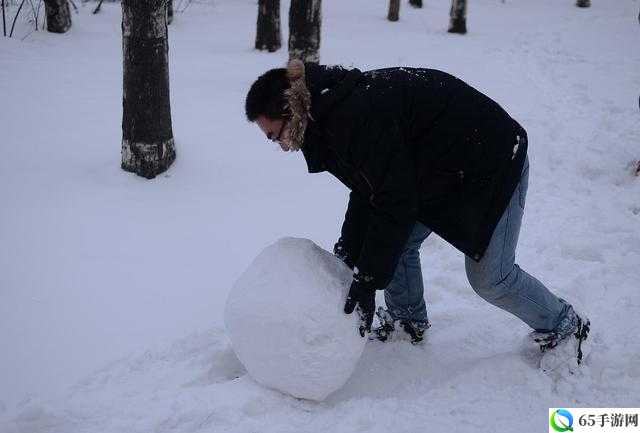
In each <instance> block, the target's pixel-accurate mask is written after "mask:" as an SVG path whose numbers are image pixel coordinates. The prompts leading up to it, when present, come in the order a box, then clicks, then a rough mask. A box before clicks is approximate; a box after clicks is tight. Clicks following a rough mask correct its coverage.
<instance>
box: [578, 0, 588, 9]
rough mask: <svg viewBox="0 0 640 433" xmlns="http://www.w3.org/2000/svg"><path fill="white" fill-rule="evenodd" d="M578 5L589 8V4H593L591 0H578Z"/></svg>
mask: <svg viewBox="0 0 640 433" xmlns="http://www.w3.org/2000/svg"><path fill="white" fill-rule="evenodd" d="M576 6H578V7H579V8H588V7H589V6H591V0H577V1H576Z"/></svg>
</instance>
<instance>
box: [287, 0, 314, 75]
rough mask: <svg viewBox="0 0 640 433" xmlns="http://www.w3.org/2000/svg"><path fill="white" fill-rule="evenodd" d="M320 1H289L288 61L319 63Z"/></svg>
mask: <svg viewBox="0 0 640 433" xmlns="http://www.w3.org/2000/svg"><path fill="white" fill-rule="evenodd" d="M321 3H322V1H321V0H291V6H290V7H289V59H300V60H302V61H303V62H311V63H318V62H320V26H321V23H322V17H321V13H320V7H321Z"/></svg>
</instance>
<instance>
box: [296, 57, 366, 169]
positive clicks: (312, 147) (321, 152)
mask: <svg viewBox="0 0 640 433" xmlns="http://www.w3.org/2000/svg"><path fill="white" fill-rule="evenodd" d="M305 66H306V84H307V88H308V89H309V93H310V94H311V107H310V108H311V112H310V113H309V116H308V118H309V121H308V124H307V125H306V128H305V131H304V142H303V143H302V146H301V149H302V153H303V155H304V157H305V160H306V162H307V168H308V170H309V173H318V172H321V171H325V170H326V164H325V156H326V151H327V144H326V142H325V140H323V133H322V124H323V122H324V120H325V118H326V117H327V116H328V115H329V114H330V113H331V111H332V110H333V109H334V108H335V107H336V105H338V104H339V103H341V102H342V101H343V100H344V99H345V98H346V97H347V96H349V94H351V92H352V90H353V88H354V87H355V86H356V84H357V83H358V81H359V80H360V79H361V77H362V72H360V70H358V69H351V70H347V69H344V68H342V67H340V66H334V67H327V66H321V65H315V64H306V65H305Z"/></svg>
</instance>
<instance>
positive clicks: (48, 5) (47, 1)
mask: <svg viewBox="0 0 640 433" xmlns="http://www.w3.org/2000/svg"><path fill="white" fill-rule="evenodd" d="M44 8H45V11H46V14H47V31H50V32H52V33H65V32H66V31H67V30H69V28H71V11H70V10H69V2H68V1H67V0H44Z"/></svg>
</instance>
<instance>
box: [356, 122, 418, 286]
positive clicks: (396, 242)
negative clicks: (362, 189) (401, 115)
mask: <svg viewBox="0 0 640 433" xmlns="http://www.w3.org/2000/svg"><path fill="white" fill-rule="evenodd" d="M381 124H382V123H381ZM387 125H388V127H387V128H386V129H384V130H381V131H378V132H375V129H374V130H373V131H371V130H369V131H368V132H367V133H366V134H365V137H364V140H365V141H360V142H358V143H354V144H356V146H355V152H357V155H356V154H354V156H356V157H357V156H358V155H360V156H361V157H362V164H361V165H360V170H359V174H360V175H361V176H363V177H364V178H365V181H366V183H367V184H368V185H369V187H370V190H371V193H372V194H371V196H370V202H371V217H370V218H369V220H368V224H367V229H366V232H365V235H364V240H363V244H362V249H361V251H360V255H359V257H358V260H357V261H356V267H357V268H358V272H361V273H363V274H366V275H370V276H372V277H373V278H374V284H375V286H376V288H377V289H384V288H385V287H386V286H387V285H388V283H389V281H390V280H391V278H392V277H393V273H394V272H395V268H396V266H397V264H398V260H399V258H400V256H401V255H402V253H403V251H404V249H405V246H406V244H407V241H408V239H409V235H410V233H411V231H412V229H413V226H414V225H415V222H416V217H417V207H418V203H417V202H418V193H417V185H416V176H415V167H414V161H413V160H412V158H411V153H410V151H409V149H408V146H406V145H405V143H404V141H403V140H402V137H401V136H400V133H399V128H398V127H397V125H396V124H393V123H392V124H391V125H389V124H388V123H387ZM372 132H373V134H372ZM358 159H359V158H358Z"/></svg>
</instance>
